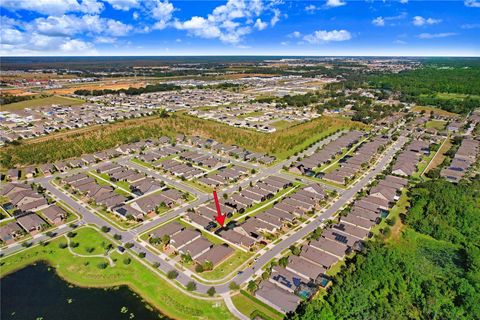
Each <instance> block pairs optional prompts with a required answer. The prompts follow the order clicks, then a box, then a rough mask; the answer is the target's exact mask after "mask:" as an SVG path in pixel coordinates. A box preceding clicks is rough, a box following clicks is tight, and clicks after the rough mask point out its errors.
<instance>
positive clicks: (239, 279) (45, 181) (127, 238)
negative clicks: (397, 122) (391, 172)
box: [2, 133, 406, 312]
mask: <svg viewBox="0 0 480 320" xmlns="http://www.w3.org/2000/svg"><path fill="white" fill-rule="evenodd" d="M338 135H340V133H338V134H336V135H334V136H332V137H329V138H327V139H325V140H323V141H320V142H318V143H316V144H315V145H314V146H313V147H311V148H309V149H308V150H305V151H304V152H302V153H301V155H306V154H310V153H312V152H313V151H314V150H315V149H316V148H318V147H320V146H322V145H324V144H326V143H328V142H329V141H331V140H332V139H334V138H336V137H337V136H338ZM405 141H406V138H404V137H400V138H399V140H398V141H396V142H395V143H394V144H393V145H392V146H391V147H390V148H389V149H388V150H387V151H386V152H385V153H384V154H383V155H382V156H381V158H380V160H379V161H378V162H377V163H376V165H375V166H374V167H373V168H372V169H371V170H370V171H368V172H367V174H364V176H362V177H361V178H360V179H359V181H357V182H356V183H355V184H353V185H352V186H351V187H350V188H348V189H346V190H339V191H340V192H339V195H340V196H339V198H338V199H337V200H336V201H334V202H333V203H332V204H331V206H330V207H329V208H328V209H327V210H325V211H324V212H322V213H321V214H319V215H318V216H316V217H315V219H314V220H313V221H312V222H310V223H308V224H304V225H303V226H302V228H301V229H300V230H298V231H297V232H295V233H293V234H291V235H289V236H288V237H286V238H285V239H284V240H282V241H281V242H279V243H277V244H275V245H271V246H269V247H268V250H266V252H265V253H263V254H262V255H260V257H259V258H258V259H257V260H256V261H255V262H254V264H253V265H252V266H251V267H249V268H248V269H245V270H243V272H242V273H241V274H238V275H236V276H234V277H233V279H231V280H229V281H226V282H225V283H221V284H214V285H213V287H215V290H216V292H217V293H218V294H227V293H228V292H229V291H230V289H229V284H230V282H231V281H234V282H236V283H237V284H242V283H245V282H246V281H249V280H250V279H251V277H252V276H253V275H254V274H255V273H260V272H261V268H262V267H263V266H264V265H266V264H267V263H268V262H269V261H270V260H272V259H273V258H274V257H275V256H277V255H278V254H280V253H281V252H282V251H283V250H285V249H287V248H288V247H290V246H291V245H292V244H294V243H295V242H297V241H299V240H301V239H302V238H303V237H304V236H306V235H307V234H309V233H310V232H312V231H313V230H314V229H315V228H317V227H318V226H320V225H322V222H323V221H324V220H326V219H329V218H330V217H332V216H333V215H335V213H336V212H337V211H338V210H339V209H340V208H342V207H343V206H344V205H345V204H347V203H349V202H350V201H352V200H353V199H354V197H355V195H356V193H357V192H358V191H359V190H361V189H362V188H364V187H365V186H366V185H367V184H368V183H369V182H370V181H371V180H372V179H373V178H374V177H375V176H376V175H377V174H378V173H380V172H381V171H382V170H383V169H384V168H385V166H386V165H387V164H388V163H389V162H390V160H391V159H392V157H393V155H394V154H395V153H396V152H397V151H398V150H399V149H400V148H401V147H402V146H403V145H404V143H405ZM295 159H296V157H295ZM295 159H293V158H291V159H288V160H285V161H283V162H280V163H278V164H276V165H274V166H271V167H268V168H261V167H260V166H258V173H257V174H256V175H254V176H251V177H249V178H247V179H244V181H242V182H241V183H240V184H236V185H234V186H231V187H228V188H226V189H224V190H222V192H232V191H234V190H236V189H237V188H238V186H239V185H242V186H245V185H247V184H249V183H250V181H254V180H258V179H262V178H265V177H267V176H269V175H273V174H277V175H281V176H283V177H288V178H290V180H292V176H291V175H288V174H283V173H280V170H282V167H283V166H289V165H290V163H291V162H293V161H295ZM116 162H118V163H120V164H122V165H127V166H129V167H131V168H134V169H137V170H139V171H141V172H145V173H147V174H149V175H151V176H152V177H154V178H157V179H159V180H162V181H165V182H166V183H168V184H171V185H173V186H175V187H177V188H180V189H183V190H186V191H188V192H190V193H192V194H194V195H195V196H196V197H197V199H196V200H194V201H193V202H191V203H188V204H186V205H184V206H181V207H178V208H175V209H173V210H171V211H169V212H167V213H166V214H164V215H161V216H158V217H156V218H154V219H152V220H150V221H147V222H145V223H143V224H142V225H140V226H139V227H136V228H133V229H131V230H126V231H125V230H120V229H118V228H116V227H114V226H112V225H111V224H110V223H108V222H107V221H105V220H104V219H102V218H101V217H99V216H97V215H96V214H94V213H92V212H90V211H89V210H88V209H87V208H85V206H84V205H83V204H82V203H79V202H77V201H75V200H74V199H72V198H71V197H69V196H68V195H66V194H65V193H64V192H63V191H61V190H59V189H57V188H56V187H55V186H53V185H52V184H51V180H52V179H53V178H54V177H44V178H39V179H35V180H34V182H37V183H40V184H41V185H42V186H43V187H44V188H46V189H47V190H48V192H49V193H50V194H51V195H53V196H54V197H55V198H56V199H58V200H61V201H62V202H64V203H66V204H67V205H68V206H70V207H71V208H72V209H74V210H75V211H77V212H78V213H79V214H81V215H82V217H83V218H82V220H81V222H80V223H79V224H80V225H82V224H93V225H96V226H98V227H99V228H101V227H102V226H106V227H109V228H110V229H111V231H110V234H112V235H113V234H119V235H121V236H122V242H132V243H134V244H135V245H134V247H132V249H131V250H132V251H133V252H135V253H136V254H138V253H140V252H144V253H145V254H146V256H145V258H144V260H145V261H147V262H149V263H151V264H154V263H157V264H159V270H161V271H163V272H164V273H167V272H168V271H170V270H172V269H176V270H177V272H178V274H179V275H178V278H177V279H176V280H177V281H178V282H179V283H180V284H182V285H183V286H186V285H187V283H188V282H190V281H192V272H190V271H188V270H187V271H182V270H180V269H178V268H176V266H175V262H174V261H173V260H168V257H166V256H165V255H161V256H160V255H157V254H155V253H153V252H151V251H150V250H148V249H147V248H146V247H145V245H144V244H143V243H141V242H140V241H138V240H137V239H136V238H137V235H138V234H140V233H142V232H145V231H146V230H148V229H150V228H153V227H155V226H158V225H160V224H162V223H165V222H167V221H169V220H171V219H174V218H176V217H179V216H182V215H184V214H185V213H186V210H187V209H189V208H193V207H196V206H198V205H200V204H202V203H204V202H206V201H208V200H211V195H209V194H205V193H202V192H200V191H199V190H197V189H194V188H191V187H189V186H188V185H185V184H184V183H181V182H179V181H177V180H175V179H172V178H168V177H165V175H162V174H160V173H158V172H156V171H154V170H151V169H149V168H146V167H143V166H141V165H138V164H136V163H133V162H131V161H129V157H123V158H120V159H118V160H117V161H116ZM305 182H306V183H310V181H309V180H306V181H305ZM70 230H71V229H70V227H64V228H62V229H60V230H59V231H57V233H58V234H64V233H66V232H68V231H70ZM45 239H46V236H39V237H37V238H35V239H34V240H32V243H38V242H39V241H40V240H45ZM21 249H22V247H21V246H20V245H16V246H12V247H9V248H6V249H3V250H2V252H3V253H4V254H10V253H13V252H15V251H18V250H21ZM196 282H197V292H199V293H206V292H207V290H208V289H209V288H210V287H212V285H211V284H208V285H206V284H203V283H200V282H198V281H196ZM232 312H234V311H232Z"/></svg>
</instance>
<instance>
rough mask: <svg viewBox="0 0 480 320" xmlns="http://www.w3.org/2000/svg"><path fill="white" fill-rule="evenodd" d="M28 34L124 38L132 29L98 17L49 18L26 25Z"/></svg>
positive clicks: (63, 16) (118, 22)
mask: <svg viewBox="0 0 480 320" xmlns="http://www.w3.org/2000/svg"><path fill="white" fill-rule="evenodd" d="M27 29H28V30H29V31H30V32H32V33H33V32H36V33H39V34H42V35H47V36H56V37H65V36H74V35H76V34H85V33H86V34H87V35H88V34H91V35H94V34H96V35H98V34H101V35H106V36H115V37H120V36H126V35H127V34H128V33H129V32H130V31H131V30H132V29H133V27H132V26H130V25H127V24H124V23H123V22H120V21H117V20H113V19H107V18H101V17H100V16H98V15H84V16H82V17H78V16H75V15H62V16H58V17H56V16H49V17H47V18H37V19H35V20H33V21H32V22H31V23H29V24H28V27H27Z"/></svg>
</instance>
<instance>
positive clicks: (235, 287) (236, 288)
mask: <svg viewBox="0 0 480 320" xmlns="http://www.w3.org/2000/svg"><path fill="white" fill-rule="evenodd" d="M228 287H229V288H230V290H238V289H239V288H240V287H239V286H238V284H237V283H236V282H235V281H232V282H230V284H229V285H228Z"/></svg>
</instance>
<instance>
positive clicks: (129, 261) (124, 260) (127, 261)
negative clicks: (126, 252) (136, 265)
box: [123, 257, 132, 264]
mask: <svg viewBox="0 0 480 320" xmlns="http://www.w3.org/2000/svg"><path fill="white" fill-rule="evenodd" d="M131 262H132V259H130V258H128V257H127V258H125V259H123V263H124V264H130V263H131Z"/></svg>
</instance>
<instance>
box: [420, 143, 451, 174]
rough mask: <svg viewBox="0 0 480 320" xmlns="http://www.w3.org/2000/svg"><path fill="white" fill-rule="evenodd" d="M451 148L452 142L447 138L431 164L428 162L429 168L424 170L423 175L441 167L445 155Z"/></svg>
mask: <svg viewBox="0 0 480 320" xmlns="http://www.w3.org/2000/svg"><path fill="white" fill-rule="evenodd" d="M451 147H452V141H451V140H450V139H449V138H447V141H445V143H444V144H443V145H442V146H441V148H440V149H439V150H438V152H437V154H436V155H435V157H434V158H433V159H432V162H430V165H429V167H428V168H426V169H425V173H427V172H429V171H430V170H432V169H435V168H436V167H438V166H439V165H441V164H442V163H443V160H445V153H446V152H447V151H448V150H450V148H451Z"/></svg>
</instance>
